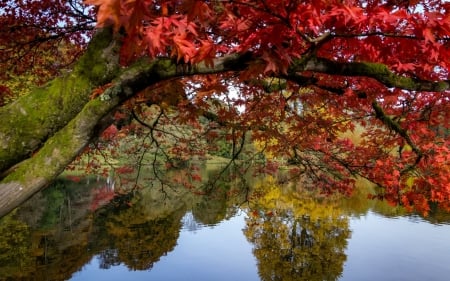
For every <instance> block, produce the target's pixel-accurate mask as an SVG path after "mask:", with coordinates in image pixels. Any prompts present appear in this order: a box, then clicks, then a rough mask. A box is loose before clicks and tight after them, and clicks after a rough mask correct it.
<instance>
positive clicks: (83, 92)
mask: <svg viewBox="0 0 450 281" xmlns="http://www.w3.org/2000/svg"><path fill="white" fill-rule="evenodd" d="M117 51H118V45H117V43H115V41H114V38H113V35H112V32H111V30H106V29H105V30H102V31H100V32H98V34H96V36H95V37H94V39H93V40H92V41H91V43H90V45H89V48H88V50H87V51H86V53H85V54H84V55H83V56H82V57H81V58H80V60H79V61H78V62H77V64H76V65H75V67H74V70H73V71H69V72H67V73H66V74H65V75H63V76H62V77H58V78H56V79H54V80H52V81H51V82H49V83H48V84H47V85H45V86H43V87H40V88H35V89H34V90H33V91H32V93H31V94H29V95H27V96H24V97H21V98H19V99H18V100H17V101H15V102H14V103H11V104H9V105H7V106H5V107H1V108H0V120H2V122H0V176H1V174H2V171H5V170H6V169H8V168H9V167H11V166H12V165H14V164H15V163H18V162H20V161H22V160H23V159H26V158H27V157H29V156H30V155H31V154H32V153H33V152H35V151H36V150H37V149H38V148H39V147H40V146H41V145H42V144H43V143H44V142H45V141H46V139H48V138H49V137H50V136H52V135H53V134H54V133H55V132H57V131H58V130H59V129H61V128H62V127H64V126H65V125H66V124H67V123H68V122H69V121H70V120H72V118H74V117H75V116H76V115H77V114H78V113H79V112H80V111H81V109H82V108H83V106H84V105H85V104H86V103H87V102H88V101H89V96H90V93H91V92H92V90H93V89H94V88H95V87H97V86H100V85H102V84H104V83H107V82H110V81H111V80H112V79H113V78H114V77H115V76H116V75H117V74H118V73H119V71H120V68H119V65H118V55H117Z"/></svg>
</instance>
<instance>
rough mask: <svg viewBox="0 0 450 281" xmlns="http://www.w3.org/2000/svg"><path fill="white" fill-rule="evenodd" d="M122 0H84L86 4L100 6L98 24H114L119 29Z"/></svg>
mask: <svg viewBox="0 0 450 281" xmlns="http://www.w3.org/2000/svg"><path fill="white" fill-rule="evenodd" d="M121 2H122V0H84V3H85V4H88V5H96V6H98V7H99V8H98V11H97V26H98V27H104V26H110V25H112V26H114V28H115V30H116V31H117V30H118V28H119V27H120V5H121Z"/></svg>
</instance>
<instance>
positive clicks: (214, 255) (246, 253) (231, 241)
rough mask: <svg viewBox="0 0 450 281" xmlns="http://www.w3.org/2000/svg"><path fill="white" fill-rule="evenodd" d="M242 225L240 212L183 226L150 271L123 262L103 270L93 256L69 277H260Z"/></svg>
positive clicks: (250, 279)
mask: <svg viewBox="0 0 450 281" xmlns="http://www.w3.org/2000/svg"><path fill="white" fill-rule="evenodd" d="M244 226H245V222H244V215H243V214H241V215H238V216H236V217H234V218H231V219H230V220H227V221H223V222H221V223H219V224H218V225H216V226H214V227H202V228H201V229H199V230H198V231H195V232H192V231H188V230H182V231H181V233H180V237H179V239H178V245H177V246H176V247H175V249H174V251H172V252H170V253H168V254H167V256H163V257H161V259H160V261H159V262H157V263H155V264H154V266H153V268H152V269H151V270H150V271H133V272H130V271H129V270H128V269H127V268H126V266H124V265H120V266H113V267H111V268H110V269H108V270H103V269H100V268H99V262H98V260H97V258H94V259H93V260H92V261H91V263H90V264H87V265H85V266H84V267H83V269H82V271H81V272H78V273H75V274H74V275H73V278H72V280H108V281H114V280H152V281H154V280H164V281H171V280H180V281H181V280H182V281H186V280H214V281H221V280H223V281H230V280H246V281H253V280H259V277H258V273H257V267H256V261H255V258H254V256H253V254H252V246H251V244H249V243H248V242H247V240H246V238H245V236H244V234H243V232H242V229H243V228H244Z"/></svg>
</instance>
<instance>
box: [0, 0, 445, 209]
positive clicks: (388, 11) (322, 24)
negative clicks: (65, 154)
mask: <svg viewBox="0 0 450 281" xmlns="http://www.w3.org/2000/svg"><path fill="white" fill-rule="evenodd" d="M19 2H21V3H22V2H23V3H28V4H27V5H31V3H34V5H38V4H37V2H33V1H19ZM46 2H47V1H42V3H41V2H39V3H40V4H39V5H44V4H43V3H46ZM57 2H58V3H59V5H60V7H61V8H60V9H61V10H58V11H57V12H55V15H54V17H56V18H62V19H65V20H67V19H69V18H70V16H68V15H69V14H68V13H67V9H68V8H70V5H69V6H67V4H66V5H64V4H63V3H66V2H65V1H57ZM68 3H73V1H68ZM84 3H85V4H87V5H94V6H95V8H94V10H86V13H85V14H84V15H86V18H87V17H88V16H89V15H91V14H92V13H95V14H96V18H97V27H99V28H103V27H113V29H114V32H115V34H116V36H117V37H118V38H120V40H121V49H120V63H121V65H122V66H123V67H124V68H126V67H128V66H131V65H133V63H135V62H137V61H140V60H141V59H142V58H144V57H146V58H150V59H151V60H153V61H156V60H158V59H162V58H171V59H172V60H173V61H175V62H176V63H177V64H178V65H179V68H180V73H181V74H185V75H180V76H182V77H181V78H179V79H176V80H171V81H162V82H160V83H159V84H156V85H155V84H153V85H149V86H150V87H149V88H147V89H146V90H145V91H142V92H140V93H136V94H137V95H136V97H135V99H134V100H129V101H128V102H127V104H125V108H127V110H129V111H130V112H133V114H134V117H137V118H138V119H139V116H141V117H142V114H144V113H145V112H148V109H145V108H144V109H143V107H146V106H152V105H156V106H159V111H157V112H156V113H155V111H152V114H153V117H152V118H153V119H152V120H153V121H152V122H151V124H150V126H149V124H148V123H147V124H146V123H145V122H139V123H140V124H141V125H142V126H144V127H146V129H147V130H149V131H150V132H151V134H152V137H153V140H155V141H153V142H152V143H153V144H156V145H158V147H160V146H159V145H160V142H158V141H156V139H157V134H158V133H160V134H161V133H162V132H161V131H160V132H158V131H157V130H156V129H155V128H156V126H157V125H159V124H162V123H164V122H166V124H169V123H170V124H173V123H178V124H184V125H186V124H188V125H189V126H191V128H193V130H194V129H195V130H198V133H199V134H201V136H204V137H205V138H206V139H208V137H211V138H213V137H214V136H216V135H215V134H216V133H217V131H216V130H213V128H218V127H220V128H221V130H222V132H226V134H227V136H226V138H227V140H229V141H230V142H232V143H233V153H232V154H233V155H232V156H233V157H232V158H233V159H235V158H237V154H239V153H240V152H241V150H240V149H239V147H240V143H241V142H242V143H243V142H244V141H249V140H248V139H246V134H247V133H251V141H252V142H254V143H258V144H259V146H258V147H259V148H260V149H261V150H262V151H263V152H264V153H266V156H267V155H272V156H273V158H274V159H268V160H274V162H277V161H278V162H280V161H285V162H286V163H289V164H291V165H292V166H291V167H294V168H293V169H292V171H293V172H292V177H298V176H299V175H301V176H300V177H299V178H300V180H302V181H304V184H305V185H311V186H315V187H317V186H318V187H319V188H320V189H321V190H322V191H323V193H331V192H334V191H336V190H339V191H341V192H344V193H349V192H350V191H351V188H352V184H353V181H354V178H355V177H364V178H367V179H369V180H370V181H372V182H373V183H374V184H375V185H376V186H377V188H378V192H377V193H376V194H375V195H373V197H376V198H379V199H386V200H388V201H389V202H392V203H394V204H402V205H404V206H406V207H407V208H410V209H414V208H415V209H417V210H420V211H422V212H425V213H426V212H427V211H428V210H429V208H430V203H432V204H439V205H440V206H442V207H445V208H450V176H449V174H450V154H449V149H450V148H449V147H450V142H449V139H448V136H449V124H448V120H449V118H450V116H449V115H450V105H449V99H450V95H449V94H450V90H449V88H450V86H449V77H450V74H449V66H450V3H446V2H445V1H436V0H423V1H378V0H369V1H356V0H355V1H354V0H346V1H337V0H336V1H334V0H319V1H306V0H305V1H301V0H239V1H199V0H183V1H180V0H161V1H156V0H86V1H85V2H84ZM5 5H6V6H8V5H9V4H3V6H5ZM17 5H19V4H17ZM23 5H25V4H23ZM36 7H37V6H36ZM39 7H40V8H42V7H44V6H39ZM77 7H82V6H77ZM83 7H84V6H83ZM47 8H48V9H50V8H49V7H47ZM80 9H81V8H80ZM83 9H84V8H83ZM28 10H29V11H31V10H32V9H31V8H30V7H28ZM50 10H51V9H50ZM69 10H70V9H69ZM4 13H5V14H7V15H11V12H10V11H9V10H5V12H4ZM30 13H31V12H30ZM9 18H11V16H10V17H9ZM16 18H17V20H25V19H20V18H18V17H16ZM86 18H84V17H83V19H84V21H85V22H86ZM27 20H28V19H27ZM27 23H28V22H27ZM77 23H78V22H77V20H74V21H73V22H68V23H67V24H66V26H72V25H73V26H75V25H76V24H77ZM28 24H30V23H28ZM36 24H37V25H39V26H42V25H43V24H42V23H41V22H40V21H37V22H36ZM55 24H56V23H54V24H53V26H58V25H57V24H56V25H55ZM82 30H83V29H79V30H78V31H82ZM86 30H89V29H88V28H86ZM46 32H48V33H49V34H53V33H52V32H50V31H46ZM43 34H46V33H43ZM56 34H58V33H56ZM76 34H78V33H76ZM2 36H4V35H2ZM27 36H29V35H27ZM81 38H83V39H84V38H86V37H81ZM5 40H6V41H7V40H11V38H7V39H4V38H2V39H1V41H0V42H1V44H3V42H4V41H5ZM1 44H0V46H1ZM13 47H14V46H13ZM14 48H15V47H14ZM233 55H236V56H238V57H240V58H241V60H240V61H239V63H237V64H236V65H232V66H227V67H228V69H231V71H220V69H215V67H216V61H217V58H225V57H228V56H233ZM200 65H202V66H206V67H209V68H210V69H211V72H214V74H210V75H197V76H194V75H192V74H196V73H195V71H196V67H198V66H200ZM101 89H102V91H103V88H101ZM180 89H181V90H180ZM97 91H98V90H97ZM102 91H100V92H102ZM100 92H99V93H100ZM168 93H177V94H176V95H173V94H172V95H170V94H168ZM100 94H101V93H100ZM165 97H167V99H165ZM169 108H171V109H170V110H175V111H177V112H178V114H168V112H169ZM140 114H141V115H140ZM144 115H145V114H144ZM199 116H203V117H205V116H206V118H208V120H209V123H208V125H205V124H202V125H200V124H199V120H198V117H199ZM165 118H166V119H167V120H165ZM144 119H145V118H144V117H142V120H140V121H144ZM155 120H156V121H155ZM128 129H129V128H128ZM141 129H142V128H141ZM110 130H111V127H110V129H109V131H107V132H106V133H107V134H108V136H109V137H111V136H113V135H111V134H110ZM127 132H129V131H127ZM196 132H197V131H196ZM114 133H116V132H114ZM196 136H198V135H196ZM195 139H196V138H193V137H186V138H185V139H184V140H185V141H186V142H187V141H193V140H195ZM180 143H182V142H180ZM180 147H181V148H180ZM198 147H199V146H197V148H198ZM194 148H195V147H193V146H189V145H185V146H181V145H180V146H179V147H178V148H177V149H178V150H177V151H176V153H178V154H182V153H184V154H185V155H186V154H188V155H192V154H195V153H198V152H199V151H198V150H197V151H196V150H195V149H194ZM174 153H175V152H174ZM169 154H170V153H169ZM235 156H236V157H235Z"/></svg>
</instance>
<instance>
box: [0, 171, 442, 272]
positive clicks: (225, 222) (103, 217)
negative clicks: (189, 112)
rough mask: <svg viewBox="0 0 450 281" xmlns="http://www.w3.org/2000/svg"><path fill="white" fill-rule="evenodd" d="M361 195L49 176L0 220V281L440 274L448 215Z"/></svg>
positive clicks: (261, 184)
mask: <svg viewBox="0 0 450 281" xmlns="http://www.w3.org/2000/svg"><path fill="white" fill-rule="evenodd" d="M238 186H239V187H238ZM365 198H366V197H365V196H360V195H358V194H356V195H355V196H354V198H351V199H339V200H335V199H333V200H332V199H324V198H320V199H317V198H312V197H311V194H309V193H307V194H306V193H305V194H303V193H301V192H299V191H298V190H296V191H292V188H287V189H286V188H283V187H280V186H278V185H277V183H276V181H274V180H273V178H270V177H269V178H265V179H262V180H260V181H258V182H253V183H251V190H249V189H248V187H245V188H242V186H240V185H239V184H234V183H233V184H230V183H228V184H226V185H222V186H221V187H220V188H217V189H214V190H212V191H211V192H208V193H207V194H206V195H205V194H199V192H193V191H192V190H191V189H186V188H185V189H178V190H175V189H173V188H168V189H159V188H148V189H144V190H142V191H141V192H139V193H138V194H135V196H122V197H119V198H117V197H116V198H114V199H112V197H110V191H109V190H108V189H107V188H106V189H105V185H104V183H103V182H97V181H92V180H90V181H89V183H88V182H87V181H86V180H82V181H80V182H78V183H75V182H72V181H69V180H61V181H59V182H57V183H56V184H55V186H53V187H51V188H49V189H47V190H45V191H44V192H42V193H40V194H37V195H36V196H35V197H33V198H32V199H31V200H30V201H28V202H27V203H26V204H24V205H23V206H22V207H21V208H19V209H18V210H16V211H15V212H14V213H13V214H11V215H9V216H7V217H5V218H3V219H2V220H1V221H0V231H1V233H2V235H1V238H0V280H247V281H251V280H385V281H386V280H408V281H411V280H418V281H419V280H429V281H431V280H436V281H440V280H442V281H445V280H450V263H449V261H450V225H449V222H450V215H449V214H447V213H443V212H442V211H438V210H435V211H434V212H432V213H431V215H430V216H429V217H427V218H422V217H420V216H418V215H412V214H408V213H406V212H405V211H404V210H402V209H401V208H398V207H397V208H394V207H390V206H387V205H385V204H384V203H383V202H375V201H368V200H366V199H365Z"/></svg>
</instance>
